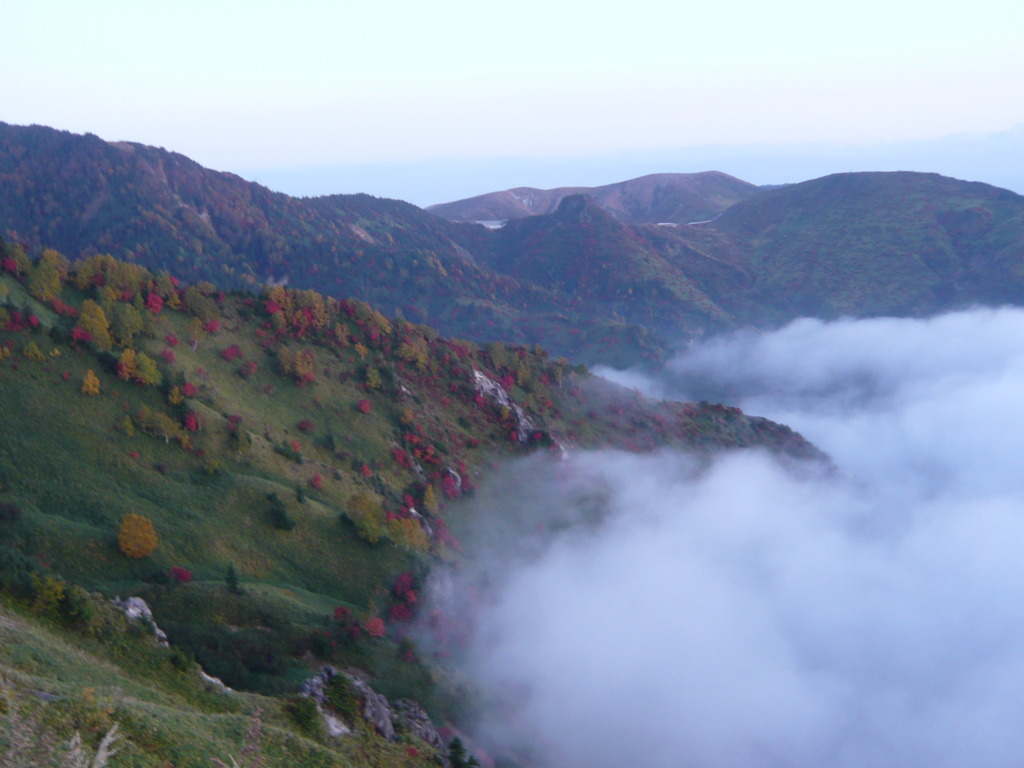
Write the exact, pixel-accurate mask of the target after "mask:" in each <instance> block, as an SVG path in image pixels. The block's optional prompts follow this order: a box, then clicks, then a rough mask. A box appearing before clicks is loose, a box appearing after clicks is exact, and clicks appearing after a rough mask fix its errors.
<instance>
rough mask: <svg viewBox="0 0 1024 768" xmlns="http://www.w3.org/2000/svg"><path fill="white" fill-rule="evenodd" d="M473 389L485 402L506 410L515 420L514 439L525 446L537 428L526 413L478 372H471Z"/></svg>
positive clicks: (499, 387)
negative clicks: (487, 401)
mask: <svg viewBox="0 0 1024 768" xmlns="http://www.w3.org/2000/svg"><path fill="white" fill-rule="evenodd" d="M473 387H474V388H475V389H476V392H477V394H478V395H480V396H481V397H483V398H484V399H485V400H489V401H491V402H492V403H494V404H495V405H497V406H498V407H499V408H508V410H509V412H510V413H511V414H512V416H513V417H514V418H515V425H516V439H517V440H518V441H519V442H520V443H521V444H524V445H525V443H526V441H527V440H529V438H530V433H531V432H533V430H535V429H536V428H537V427H536V425H535V424H534V423H533V421H532V420H531V419H530V417H529V416H527V415H526V411H524V410H523V409H522V408H521V407H520V406H519V404H518V403H517V402H516V401H515V400H513V399H512V398H511V397H509V396H508V392H506V391H505V390H504V388H503V387H502V386H501V384H499V383H498V382H496V381H494V380H492V379H489V378H488V377H487V376H485V375H484V374H483V373H481V372H480V371H473Z"/></svg>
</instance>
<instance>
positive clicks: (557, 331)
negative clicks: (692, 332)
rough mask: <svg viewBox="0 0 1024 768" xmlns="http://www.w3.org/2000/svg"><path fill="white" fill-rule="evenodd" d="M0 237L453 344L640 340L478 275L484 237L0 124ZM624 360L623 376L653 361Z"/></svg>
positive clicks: (404, 209)
mask: <svg viewBox="0 0 1024 768" xmlns="http://www.w3.org/2000/svg"><path fill="white" fill-rule="evenodd" d="M0 234H6V235H7V236H8V237H9V238H11V239H13V240H15V241H18V242H22V243H24V244H25V245H27V246H29V247H31V248H34V249H39V248H42V247H52V248H56V249H57V250H59V251H61V252H62V253H65V254H67V255H68V256H69V257H70V258H72V259H75V258H79V257H82V256H89V255H92V254H96V253H110V254H113V255H114V256H117V257H118V258H125V259H129V260H131V261H132V262H134V263H137V264H140V265H142V266H145V267H147V268H149V269H153V270H170V271H172V272H173V273H174V274H175V275H176V276H177V277H178V278H179V279H182V280H187V281H189V282H197V281H207V282H214V283H216V284H218V285H221V286H223V287H224V288H229V289H230V288H248V289H258V288H259V287H260V286H261V285H264V284H268V283H277V284H287V285H289V286H292V287H296V288H313V289H316V290H318V291H321V292H324V293H329V294H331V295H333V296H338V297H353V298H358V299H361V300H363V301H369V302H371V303H373V304H375V305H376V306H379V307H382V308H384V309H385V310H387V311H389V312H393V311H400V312H401V313H402V314H403V316H404V317H406V318H408V319H409V320H412V321H414V322H429V323H430V324H431V325H433V326H435V327H437V328H438V329H440V330H442V331H443V332H445V333H447V334H450V335H458V336H463V337H468V338H472V339H476V340H484V341H487V340H496V339H501V340H508V341H517V342H522V343H529V344H534V343H538V342H544V343H545V344H546V345H547V346H548V347H549V348H551V349H552V351H554V352H557V353H559V354H572V355H574V356H575V357H578V358H582V359H588V360H596V359H600V358H601V353H600V351H595V354H590V353H589V352H588V350H587V347H586V343H587V342H586V341H585V339H587V338H603V337H605V336H608V335H609V334H610V335H612V336H633V337H635V336H636V335H637V330H638V329H636V328H629V327H623V325H622V323H618V322H612V321H610V320H609V319H608V317H607V316H606V315H603V314H602V313H601V312H597V313H594V312H589V311H588V312H583V313H577V314H574V315H572V316H567V315H566V313H565V311H564V309H565V306H566V304H567V301H566V297H565V296H564V295H559V294H557V293H555V292H553V291H551V290H550V289H548V288H546V287H544V286H539V285H535V284H524V283H520V282H519V281H517V280H515V279H513V278H511V277H509V276H508V275H504V274H501V273H498V272H495V271H493V270H491V269H488V268H487V267H486V266H484V264H485V262H486V261H488V260H489V256H488V253H489V250H490V249H491V248H492V247H493V238H491V237H490V233H489V232H488V231H487V230H486V229H484V228H483V227H480V226H476V225H468V224H453V223H451V222H448V221H446V220H444V219H441V218H439V217H437V216H434V215H431V214H429V213H427V212H425V211H423V210H421V209H419V208H417V207H415V206H413V205H409V204H408V203H404V202H401V201H398V200H384V199H378V198H373V197H370V196H368V195H331V196H327V197H319V198H311V199H300V198H293V197H289V196H287V195H283V194H278V193H274V192H271V191H270V190H268V189H266V188H264V187H261V186H259V185H258V184H254V183H251V182H247V181H244V180H242V179H240V178H239V177H237V176H234V175H232V174H228V173H219V172H216V171H211V170H208V169H206V168H203V167H202V166H200V165H198V164H197V163H195V162H193V161H191V160H189V159H188V158H186V157H184V156H182V155H179V154H175V153H173V152H168V151H166V150H163V149H157V148H154V147H147V146H143V145H140V144H131V143H124V142H120V143H116V144H112V143H108V142H105V141H103V140H102V139H100V138H98V137H96V136H91V135H86V136H79V135H75V134H71V133H68V132H66V131H56V130H53V129H50V128H45V127H41V126H32V127H20V126H11V125H6V124H0ZM581 337H582V338H583V339H584V340H583V341H581ZM630 349H631V350H633V352H631V358H630V361H631V362H636V361H637V360H639V359H641V358H642V356H643V355H650V356H657V355H658V354H659V350H658V348H657V345H647V346H644V345H640V346H636V345H634V346H631V347H630Z"/></svg>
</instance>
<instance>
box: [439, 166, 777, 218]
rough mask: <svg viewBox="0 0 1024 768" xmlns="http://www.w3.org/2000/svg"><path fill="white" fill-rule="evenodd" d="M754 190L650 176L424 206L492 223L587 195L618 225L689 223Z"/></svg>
mask: <svg viewBox="0 0 1024 768" xmlns="http://www.w3.org/2000/svg"><path fill="white" fill-rule="evenodd" d="M756 191H757V187H756V186H754V185H753V184H750V183H749V182H746V181H742V180H740V179H737V178H735V177H733V176H729V175H728V174H725V173H720V172H719V171H706V172H704V173H655V174H651V175H649V176H641V177H640V178H639V179H631V180H629V181H622V182H619V183H617V184H607V185H605V186H601V187H560V188H558V189H534V188H532V187H518V188H516V189H509V190H505V191H504V192H491V193H489V194H486V195H478V196H477V197H471V198H468V199H466V200H457V201H455V202H452V203H442V204H440V205H431V206H429V207H428V208H427V210H428V211H430V212H431V213H434V214H437V215H438V216H441V217H443V218H445V219H449V220H450V221H467V222H496V221H507V220H509V219H521V218H525V217H527V216H536V215H539V214H544V213H553V212H554V211H555V209H556V208H558V204H559V203H560V202H561V201H562V200H563V199H564V198H566V197H568V196H570V195H581V194H585V195H588V196H589V197H590V198H592V199H593V200H594V202H595V203H597V205H598V206H599V207H600V208H602V209H604V210H605V211H607V212H608V213H610V214H611V215H612V216H614V217H615V218H616V219H618V220H619V221H623V222H627V223H630V224H643V223H673V224H690V223H692V222H695V221H703V220H707V219H710V218H713V217H714V216H717V215H718V214H720V213H721V212H722V211H724V210H725V209H726V208H728V207H729V206H731V205H733V204H734V203H738V202H739V201H740V200H745V199H746V198H748V197H750V196H751V195H753V194H754V193H755V192H756Z"/></svg>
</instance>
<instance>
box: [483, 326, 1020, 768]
mask: <svg viewBox="0 0 1024 768" xmlns="http://www.w3.org/2000/svg"><path fill="white" fill-rule="evenodd" d="M1022 330H1024V313H1022V312H1020V311H1018V310H985V311H975V312H970V313H961V314H957V315H950V316H946V317H942V318H936V319H933V320H928V321H914V320H874V321H861V322H853V321H843V322H839V323H831V324H825V323H819V322H813V321H801V322H799V323H795V324H793V325H792V326H790V327H787V328H785V329H782V330H781V331H779V332H777V333H773V334H763V335H751V336H745V337H734V338H732V339H724V340H717V341H714V342H712V343H711V344H709V345H708V346H706V347H702V348H700V349H695V350H691V352H690V353H689V354H688V355H687V356H686V357H684V358H681V359H679V360H677V361H674V362H673V364H672V365H671V366H670V367H669V368H670V371H669V372H670V375H669V376H668V377H667V378H666V379H665V380H664V381H663V382H662V383H661V386H665V387H667V388H669V389H672V388H675V389H679V388H683V389H685V388H686V387H693V386H696V384H695V382H696V381H697V380H698V379H699V380H700V384H699V386H700V387H701V388H703V390H704V391H705V392H711V391H713V390H714V389H715V388H716V387H717V388H727V389H730V390H731V391H732V392H733V393H734V394H736V395H738V397H739V399H740V400H741V401H742V403H743V405H744V408H745V410H747V411H748V412H760V413H766V414H767V415H771V416H773V417H776V418H779V417H784V418H783V419H782V420H784V421H786V422H787V423H789V424H791V425H792V426H794V427H796V428H798V429H801V430H803V431H804V432H805V434H807V435H808V436H809V437H811V438H812V439H813V440H815V441H816V442H817V443H818V444H819V446H820V447H822V448H824V449H825V450H826V451H828V452H829V453H830V454H831V455H832V457H833V458H834V460H835V463H836V469H835V471H829V470H828V469H826V468H814V467H800V466H796V467H794V466H793V465H792V464H791V463H788V462H784V461H780V460H778V459H777V458H775V457H772V456H771V455H768V454H766V453H761V452H743V453H736V454H731V455H727V456H723V457H720V458H718V459H717V460H715V461H714V462H713V463H712V464H711V465H710V466H702V465H701V464H700V463H699V462H697V461H695V460H694V459H693V458H692V457H687V456H681V455H675V454H670V453H663V454H658V455H651V456H634V455H623V454H616V453H596V454H585V455H580V456H577V457H575V458H574V459H573V460H572V461H571V462H570V463H569V464H567V465H558V466H554V467H551V466H547V467H545V466H544V465H543V463H542V462H539V461H537V460H533V461H530V462H527V463H525V464H523V465H519V466H518V467H513V468H510V470H509V474H508V476H507V477H506V478H504V479H503V480H501V481H498V482H497V483H496V485H495V487H494V489H493V490H492V491H491V492H490V493H488V492H487V491H486V490H485V492H484V493H483V494H481V498H480V500H479V504H480V507H481V509H480V510H479V512H478V514H479V515H481V516H484V515H486V516H487V517H488V519H492V520H493V519H500V520H502V521H503V527H502V529H501V530H500V532H495V531H494V530H492V531H491V535H492V536H494V538H492V539H491V540H489V542H488V541H487V540H486V539H482V540H481V541H482V542H483V543H482V545H481V546H483V547H484V548H485V551H487V552H490V553H491V554H490V556H488V557H485V558H483V560H482V562H484V563H485V564H486V565H485V566H484V571H485V575H486V579H487V581H488V582H489V583H490V584H491V590H490V594H491V596H492V597H491V600H490V601H489V602H486V601H485V602H484V607H483V608H480V607H479V603H478V604H477V606H478V607H477V610H478V612H479V615H478V617H477V618H478V621H479V626H480V631H479V632H478V634H477V636H476V639H475V641H474V643H473V645H472V648H471V653H470V659H471V669H472V670H473V671H474V672H475V674H476V675H477V676H478V678H479V679H480V680H482V681H483V684H484V686H485V689H486V690H488V691H490V692H491V693H492V694H493V695H494V696H496V697H497V698H498V699H499V700H501V699H502V698H503V697H504V698H505V699H509V700H510V701H509V703H508V707H507V708H506V709H502V708H500V707H498V708H496V709H494V710H493V711H492V713H491V714H492V719H491V720H489V721H486V727H485V728H484V732H485V733H486V735H487V737H488V738H490V739H492V740H495V741H496V742H499V743H504V744H506V745H509V744H519V745H523V744H526V745H530V746H531V747H532V749H533V751H534V753H535V754H534V757H535V758H538V759H539V762H540V764H541V765H559V766H594V767H595V768H603V766H622V765H627V764H630V763H631V762H637V761H643V762H644V764H645V765H648V766H651V767H652V768H660V767H661V766H673V767H675V766H681V765H685V766H715V767H716V768H721V767H726V768H727V767H729V766H744V767H745V768H757V767H759V766H816V767H820V766H824V767H826V768H829V767H832V766H835V767H836V768H846V767H847V766H850V767H851V768H852V767H853V766H864V765H871V766H878V767H879V768H885V767H886V766H920V765H929V766H964V765H985V766H995V767H998V766H1011V765H1016V764H1017V763H1018V762H1019V756H1020V754H1022V749H1024V732H1022V731H1021V729H1020V728H1019V725H1018V724H1019V723H1020V722H1021V721H1022V719H1024V697H1021V696H1020V694H1019V691H1020V688H1021V686H1022V685H1024V644H1022V643H1021V638H1022V636H1024V601H1022V600H1021V599H1020V593H1021V590H1022V587H1024V559H1022V558H1021V556H1020V550H1021V544H1020V542H1022V541H1024V504H1022V498H1024V497H1022V493H1021V492H1022V490H1024V488H1022V481H1021V479H1020V477H1021V475H1022V473H1021V472H1020V471H1019V461H1020V457H1021V456H1022V455H1024V451H1022V449H1024V442H1022V441H1024V437H1022V436H1021V435H1022V434H1024V405H1022V404H1021V403H1020V402H1018V401H1020V400H1022V398H1021V397H1020V394H1019V393H1020V392H1022V391H1024V333H1021V331H1022ZM524 476H526V477H529V483H528V484H526V483H524V482H523V477H524ZM523 487H528V488H529V492H528V494H526V495H519V494H517V493H515V492H513V491H514V490H515V489H517V488H523ZM555 520H558V521H559V522H557V523H555V522H553V521H555ZM538 531H539V532H540V533H541V534H542V535H541V536H535V535H533V534H535V533H537V532H538ZM495 544H496V545H497V547H498V548H497V549H494V548H490V549H488V547H491V546H492V545H495ZM514 544H518V545H519V546H514ZM499 551H500V552H501V553H502V554H501V556H500V557H499V556H498V555H497V554H496V553H497V552H499ZM474 576H475V578H467V581H478V580H479V579H478V577H479V574H476V575H474ZM510 694H512V695H511V696H510Z"/></svg>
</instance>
